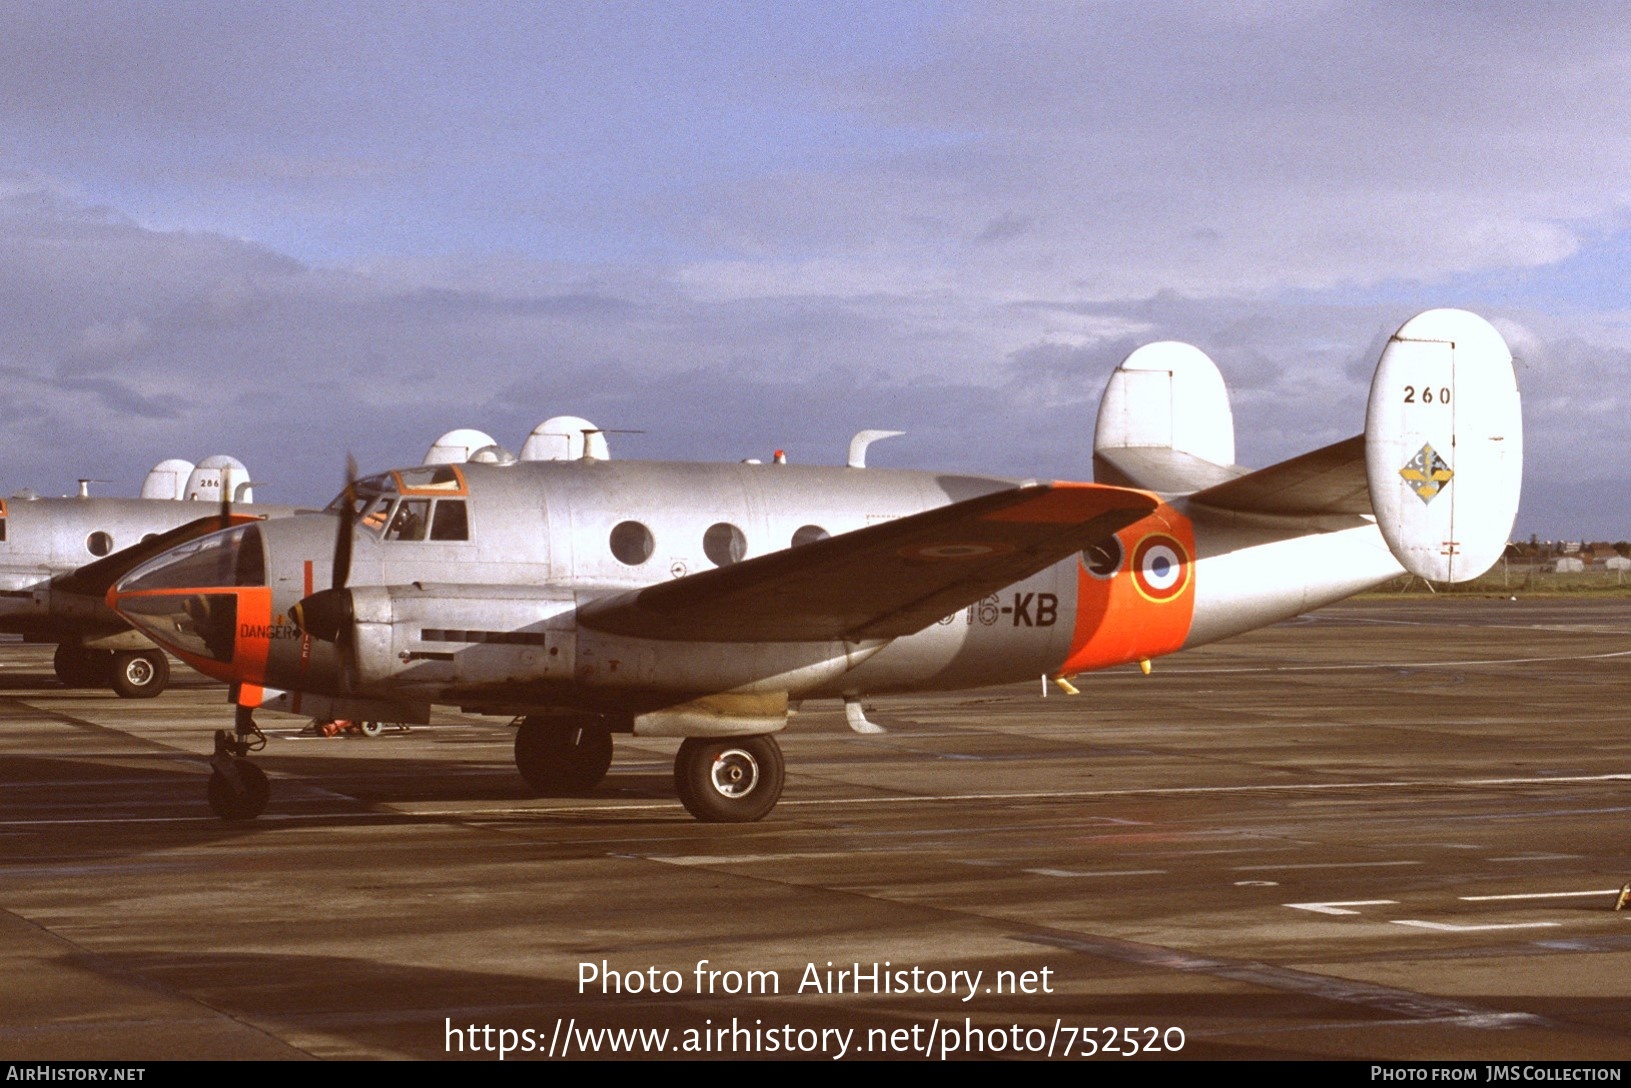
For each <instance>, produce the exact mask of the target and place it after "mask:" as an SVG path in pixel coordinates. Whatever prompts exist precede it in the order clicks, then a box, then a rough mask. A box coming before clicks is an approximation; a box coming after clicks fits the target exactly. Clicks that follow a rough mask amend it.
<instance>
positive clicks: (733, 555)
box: [702, 521, 748, 567]
mask: <svg viewBox="0 0 1631 1088" xmlns="http://www.w3.org/2000/svg"><path fill="white" fill-rule="evenodd" d="M747 552H748V542H747V538H746V537H744V536H743V535H742V530H740V529H738V528H737V527H736V526H734V525H732V524H731V523H730V522H728V521H720V522H716V523H714V524H713V525H710V526H708V531H707V532H706V533H703V534H702V554H703V555H706V556H707V557H708V561H709V562H710V563H712V564H713V565H714V566H716V567H728V566H730V565H731V564H732V563H740V562H741V561H742V557H743V556H744V555H746V554H747Z"/></svg>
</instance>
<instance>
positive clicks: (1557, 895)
mask: <svg viewBox="0 0 1631 1088" xmlns="http://www.w3.org/2000/svg"><path fill="white" fill-rule="evenodd" d="M1618 894H1620V889H1618V888H1607V889H1605V890H1603V891H1597V892H1522V893H1520V894H1516V895H1460V896H1457V897H1456V898H1457V899H1464V900H1466V901H1467V902H1469V903H1488V902H1493V901H1495V900H1499V899H1574V898H1582V899H1583V898H1586V897H1588V896H1596V895H1618Z"/></svg>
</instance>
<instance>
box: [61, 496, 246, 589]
mask: <svg viewBox="0 0 1631 1088" xmlns="http://www.w3.org/2000/svg"><path fill="white" fill-rule="evenodd" d="M264 520H265V519H264V518H261V517H259V516H257V515H253V514H227V515H225V516H223V515H221V514H210V515H208V516H206V517H201V518H196V519H194V520H193V521H189V522H188V523H187V524H185V525H178V526H176V527H175V528H174V529H171V530H169V531H168V532H163V533H159V534H158V535H157V536H150V537H148V538H147V539H146V540H143V541H140V542H139V543H136V544H132V545H131V546H130V547H128V548H121V549H120V550H119V551H116V552H114V553H113V554H112V555H108V556H104V557H103V558H101V559H98V560H96V561H95V562H94V563H86V564H85V565H84V566H83V567H78V568H76V569H74V570H72V571H69V572H68V573H67V574H61V575H58V576H57V577H55V578H53V579H51V586H52V588H53V589H58V590H61V591H63V592H65V593H75V594H80V595H82V596H86V597H95V598H97V599H98V600H100V599H101V598H102V597H103V596H104V595H106V593H107V591H108V589H109V588H110V587H112V585H113V583H115V582H117V581H118V580H119V579H120V578H123V577H124V576H125V575H126V574H128V573H129V572H130V571H133V570H135V569H136V568H137V567H139V566H141V565H142V564H143V563H145V562H147V561H148V560H149V559H153V558H155V557H156V556H160V555H163V554H164V553H165V552H167V551H169V550H170V549H171V548H174V547H177V546H179V545H182V544H185V543H187V541H189V540H196V539H197V538H199V537H201V536H208V535H209V534H210V533H214V532H219V531H220V530H222V529H230V528H232V527H233V526H234V525H243V524H246V523H248V522H251V521H264Z"/></svg>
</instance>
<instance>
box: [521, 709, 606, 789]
mask: <svg viewBox="0 0 1631 1088" xmlns="http://www.w3.org/2000/svg"><path fill="white" fill-rule="evenodd" d="M611 765H612V733H611V730H609V729H607V728H606V727H605V726H604V725H602V724H601V723H600V721H599V719H597V718H591V717H583V718H527V719H525V720H523V721H522V722H521V726H520V728H519V729H517V730H516V733H515V767H516V770H518V771H520V772H521V777H522V778H524V779H526V780H527V785H529V786H531V787H532V788H533V789H535V790H537V791H538V792H539V793H540V794H544V795H546V796H551V795H560V794H571V793H583V792H585V791H586V790H592V789H594V788H595V787H596V786H598V785H600V781H601V779H603V778H605V777H606V772H607V770H609V769H610V768H611Z"/></svg>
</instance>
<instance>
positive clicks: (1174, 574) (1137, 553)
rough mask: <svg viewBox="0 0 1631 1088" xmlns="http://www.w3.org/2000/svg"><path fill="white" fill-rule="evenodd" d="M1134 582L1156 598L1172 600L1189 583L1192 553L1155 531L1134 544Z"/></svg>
mask: <svg viewBox="0 0 1631 1088" xmlns="http://www.w3.org/2000/svg"><path fill="white" fill-rule="evenodd" d="M1132 566H1133V584H1134V585H1136V586H1137V587H1138V591H1139V592H1140V593H1142V594H1143V595H1144V596H1146V597H1148V598H1149V599H1150V600H1152V601H1170V600H1174V599H1176V598H1177V597H1179V596H1180V595H1181V594H1182V593H1183V591H1184V589H1185V587H1187V586H1188V585H1189V553H1188V552H1186V551H1184V546H1183V545H1182V544H1180V543H1179V542H1178V541H1176V540H1174V539H1173V538H1172V537H1170V536H1167V535H1165V534H1164V533H1151V534H1150V535H1149V536H1147V537H1145V538H1144V539H1143V540H1140V541H1139V542H1138V545H1137V546H1136V547H1134V548H1133V564H1132Z"/></svg>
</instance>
